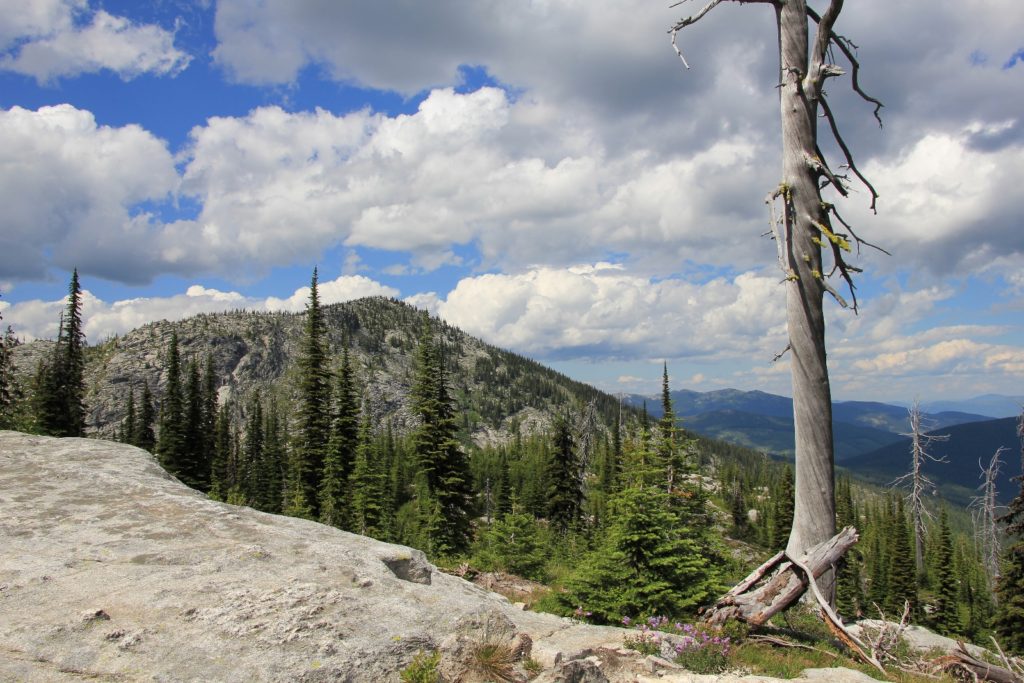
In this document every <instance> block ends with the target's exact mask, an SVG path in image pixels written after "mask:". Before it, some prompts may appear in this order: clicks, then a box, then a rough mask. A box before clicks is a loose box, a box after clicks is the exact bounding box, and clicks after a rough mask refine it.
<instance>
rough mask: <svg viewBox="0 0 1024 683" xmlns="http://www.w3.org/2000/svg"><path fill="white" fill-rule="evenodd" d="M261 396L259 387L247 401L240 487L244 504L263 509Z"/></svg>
mask: <svg viewBox="0 0 1024 683" xmlns="http://www.w3.org/2000/svg"><path fill="white" fill-rule="evenodd" d="M263 427H264V424H263V398H262V397H261V396H260V392H259V389H257V390H256V391H254V392H253V396H252V399H250V401H249V411H248V415H247V416H246V419H245V449H244V451H243V462H244V463H245V465H244V471H243V474H242V476H240V477H239V478H240V479H241V483H242V486H241V489H242V491H243V493H244V494H245V500H246V504H248V505H251V506H252V507H255V508H257V509H263V507H264V506H263V505H261V504H262V503H263V502H264V501H262V500H260V495H259V494H260V493H263V492H264V490H263V489H264V487H265V484H266V482H265V481H261V479H262V477H261V475H263V474H264V468H263V444H264V433H263Z"/></svg>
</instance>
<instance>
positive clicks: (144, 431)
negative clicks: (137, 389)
mask: <svg viewBox="0 0 1024 683" xmlns="http://www.w3.org/2000/svg"><path fill="white" fill-rule="evenodd" d="M155 423H156V409H155V408H154V407H153V394H152V392H150V390H149V382H143V384H142V399H141V401H140V402H139V409H138V417H137V418H136V420H135V431H134V432H133V433H132V437H131V439H132V444H134V445H135V446H138V447H139V448H142V449H145V450H147V451H149V452H150V453H152V452H153V450H154V449H155V448H156V434H155V433H154V432H153V425H154V424H155Z"/></svg>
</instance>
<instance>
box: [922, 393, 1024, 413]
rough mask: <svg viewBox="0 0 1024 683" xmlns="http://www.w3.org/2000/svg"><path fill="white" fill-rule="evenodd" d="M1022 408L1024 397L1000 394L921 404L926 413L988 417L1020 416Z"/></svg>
mask: <svg viewBox="0 0 1024 683" xmlns="http://www.w3.org/2000/svg"><path fill="white" fill-rule="evenodd" d="M1022 406H1024V396H1004V395H1002V394H985V395H983V396H975V397H974V398H968V399H964V400H962V401H929V402H927V403H923V404H922V408H923V409H924V410H926V411H928V412H938V411H944V410H955V411H964V412H968V413H981V414H982V415H988V416H989V417H1014V416H1016V415H1020V413H1021V409H1022Z"/></svg>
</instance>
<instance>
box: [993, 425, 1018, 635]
mask: <svg viewBox="0 0 1024 683" xmlns="http://www.w3.org/2000/svg"><path fill="white" fill-rule="evenodd" d="M1017 433H1018V434H1019V435H1020V436H1021V438H1022V440H1024V415H1022V416H1021V423H1020V425H1019V426H1018V430H1017ZM1021 467H1022V469H1024V444H1022V449H1021ZM1016 479H1017V481H1019V482H1020V492H1019V493H1018V494H1017V497H1016V498H1014V499H1013V500H1012V501H1010V505H1009V508H1008V509H1007V511H1006V514H1004V515H1003V516H1002V517H1000V519H999V521H1001V522H1002V523H1003V524H1005V525H1006V534H1007V536H1009V537H1010V538H1016V539H1017V540H1016V541H1015V542H1014V543H1013V544H1012V545H1010V547H1009V548H1007V549H1006V550H1005V551H1004V552H1003V567H1002V569H1003V571H1002V574H1001V575H1000V576H999V579H998V581H997V582H996V597H997V598H998V602H997V606H996V614H995V618H994V619H993V622H992V625H993V627H994V628H995V631H996V633H997V634H998V635H999V642H1000V643H1002V646H1003V647H1004V648H1005V649H1007V650H1009V651H1011V652H1013V653H1015V654H1018V655H1024V472H1022V473H1021V475H1020V476H1019V477H1016Z"/></svg>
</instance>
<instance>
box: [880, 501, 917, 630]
mask: <svg viewBox="0 0 1024 683" xmlns="http://www.w3.org/2000/svg"><path fill="white" fill-rule="evenodd" d="M889 528H890V529H891V533H890V535H889V539H890V542H889V550H888V552H887V553H886V555H887V558H888V561H889V567H888V577H887V581H888V584H889V592H888V594H887V595H886V597H885V609H886V610H887V611H888V612H890V615H891V616H894V617H897V618H898V615H900V614H902V613H903V605H904V603H905V602H909V603H910V609H911V614H915V613H916V612H917V567H916V566H915V563H914V546H913V543H912V542H911V534H910V529H909V528H908V526H907V517H906V513H905V512H904V509H903V498H902V497H900V498H897V501H896V507H895V510H893V512H892V517H891V521H890V527H889Z"/></svg>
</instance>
